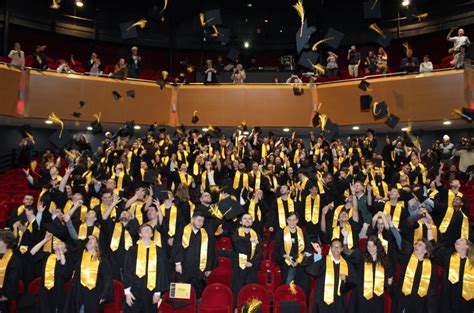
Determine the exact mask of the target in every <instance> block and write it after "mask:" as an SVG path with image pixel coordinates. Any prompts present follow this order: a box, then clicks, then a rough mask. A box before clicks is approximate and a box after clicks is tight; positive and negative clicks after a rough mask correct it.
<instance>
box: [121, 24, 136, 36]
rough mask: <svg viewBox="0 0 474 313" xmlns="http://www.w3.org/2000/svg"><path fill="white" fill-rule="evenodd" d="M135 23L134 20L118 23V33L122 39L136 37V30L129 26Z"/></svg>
mask: <svg viewBox="0 0 474 313" xmlns="http://www.w3.org/2000/svg"><path fill="white" fill-rule="evenodd" d="M134 23H135V21H132V22H125V23H120V34H121V36H122V39H132V38H137V36H138V32H137V28H136V27H132V28H130V26H132V25H133V24H134Z"/></svg>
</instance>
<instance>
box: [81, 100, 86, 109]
mask: <svg viewBox="0 0 474 313" xmlns="http://www.w3.org/2000/svg"><path fill="white" fill-rule="evenodd" d="M86 104H87V102H86V101H84V100H81V101H79V108H80V109H82V108H83V107H84V106H85V105H86Z"/></svg>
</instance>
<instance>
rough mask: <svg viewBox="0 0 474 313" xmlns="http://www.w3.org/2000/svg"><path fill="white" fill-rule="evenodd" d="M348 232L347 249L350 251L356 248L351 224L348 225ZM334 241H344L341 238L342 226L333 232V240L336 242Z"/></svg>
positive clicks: (335, 228)
mask: <svg viewBox="0 0 474 313" xmlns="http://www.w3.org/2000/svg"><path fill="white" fill-rule="evenodd" d="M346 230H347V247H348V248H349V249H352V247H354V237H353V235H352V227H351V224H349V223H346ZM334 239H340V240H342V238H341V226H339V225H338V226H336V227H334V229H333V231H332V238H331V240H334Z"/></svg>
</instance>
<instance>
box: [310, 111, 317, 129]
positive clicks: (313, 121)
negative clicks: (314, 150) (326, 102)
mask: <svg viewBox="0 0 474 313" xmlns="http://www.w3.org/2000/svg"><path fill="white" fill-rule="evenodd" d="M311 123H312V124H313V127H317V126H318V125H319V113H318V112H316V113H315V114H314V116H313V118H312V119H311Z"/></svg>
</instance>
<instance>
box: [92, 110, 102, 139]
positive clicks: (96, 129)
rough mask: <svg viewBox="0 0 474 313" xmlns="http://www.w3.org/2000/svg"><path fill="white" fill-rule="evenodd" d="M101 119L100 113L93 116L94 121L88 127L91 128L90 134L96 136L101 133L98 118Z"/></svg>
mask: <svg viewBox="0 0 474 313" xmlns="http://www.w3.org/2000/svg"><path fill="white" fill-rule="evenodd" d="M101 117H102V112H99V113H96V114H94V118H95V120H94V121H92V122H91V124H90V126H91V127H92V134H94V135H97V134H101V133H102V132H103V129H102V124H101V123H100V118H101Z"/></svg>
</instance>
